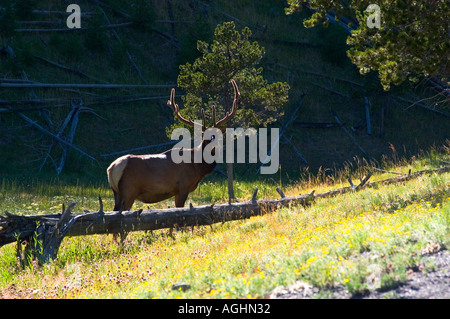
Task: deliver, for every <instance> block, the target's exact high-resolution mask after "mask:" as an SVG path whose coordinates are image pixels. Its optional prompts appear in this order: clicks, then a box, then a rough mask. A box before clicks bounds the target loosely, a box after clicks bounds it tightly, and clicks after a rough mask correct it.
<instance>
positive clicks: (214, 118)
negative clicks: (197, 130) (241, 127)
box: [212, 80, 240, 127]
mask: <svg viewBox="0 0 450 319" xmlns="http://www.w3.org/2000/svg"><path fill="white" fill-rule="evenodd" d="M231 84H233V88H234V101H233V107H232V108H231V112H227V115H226V116H225V117H224V118H223V119H221V120H220V121H217V122H216V107H215V106H214V105H213V107H212V120H213V123H214V127H220V126H222V125H224V124H225V123H226V122H228V121H229V120H230V119H231V118H232V117H233V116H234V114H235V113H236V109H237V103H238V99H239V96H240V93H239V90H238V87H237V84H236V82H235V81H234V80H231Z"/></svg>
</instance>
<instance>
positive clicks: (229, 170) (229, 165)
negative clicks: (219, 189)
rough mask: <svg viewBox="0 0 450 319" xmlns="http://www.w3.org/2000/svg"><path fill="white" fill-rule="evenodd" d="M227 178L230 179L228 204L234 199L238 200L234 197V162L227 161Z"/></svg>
mask: <svg viewBox="0 0 450 319" xmlns="http://www.w3.org/2000/svg"><path fill="white" fill-rule="evenodd" d="M227 180H228V204H231V201H232V200H236V198H235V197H234V187H233V163H227Z"/></svg>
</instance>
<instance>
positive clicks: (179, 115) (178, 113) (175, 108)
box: [167, 89, 195, 126]
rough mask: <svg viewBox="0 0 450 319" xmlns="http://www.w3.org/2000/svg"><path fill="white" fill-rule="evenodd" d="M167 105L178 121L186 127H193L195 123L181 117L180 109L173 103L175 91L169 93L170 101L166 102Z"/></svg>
mask: <svg viewBox="0 0 450 319" xmlns="http://www.w3.org/2000/svg"><path fill="white" fill-rule="evenodd" d="M167 104H168V105H170V106H171V107H172V109H173V112H174V113H175V115H176V116H177V117H178V119H179V120H180V121H181V122H183V123H185V124H187V125H192V126H194V125H195V123H194V122H193V121H192V119H191V117H189V119H188V120H186V119H185V118H184V117H183V116H181V114H180V108H179V107H178V104H176V103H175V89H172V92H170V100H169V101H167Z"/></svg>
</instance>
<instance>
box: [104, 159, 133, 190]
mask: <svg viewBox="0 0 450 319" xmlns="http://www.w3.org/2000/svg"><path fill="white" fill-rule="evenodd" d="M129 158H130V155H125V156H122V157H119V158H118V159H116V160H115V161H114V162H112V163H111V165H109V167H108V169H107V170H106V172H107V173H108V183H109V185H110V186H111V188H112V189H113V190H114V191H115V192H116V193H119V182H120V179H121V178H122V174H123V170H124V169H125V167H126V166H127V162H128V159H129Z"/></svg>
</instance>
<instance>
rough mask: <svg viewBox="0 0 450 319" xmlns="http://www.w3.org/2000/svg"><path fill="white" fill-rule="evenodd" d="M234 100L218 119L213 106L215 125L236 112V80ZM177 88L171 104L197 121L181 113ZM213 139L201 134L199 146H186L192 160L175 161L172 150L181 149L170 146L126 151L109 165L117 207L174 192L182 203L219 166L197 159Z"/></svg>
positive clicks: (159, 198) (219, 125)
mask: <svg viewBox="0 0 450 319" xmlns="http://www.w3.org/2000/svg"><path fill="white" fill-rule="evenodd" d="M231 82H232V84H233V88H234V101H233V106H232V110H231V112H227V114H226V116H225V117H224V118H223V119H221V120H219V121H217V122H216V120H215V117H216V114H215V107H214V106H213V107H212V119H213V127H217V128H219V129H221V130H222V131H225V128H224V124H225V123H226V122H228V121H229V120H230V119H231V118H232V117H233V116H234V114H235V113H236V108H237V102H238V98H239V91H238V87H237V85H236V83H235V82H234V80H232V81H231ZM174 99H175V89H172V92H171V95H170V100H169V101H168V105H170V106H171V107H172V109H173V111H174V113H175V115H176V116H177V118H178V119H179V120H180V121H181V122H183V123H185V124H188V125H191V126H194V125H195V123H194V122H193V121H192V120H191V118H189V119H185V118H184V117H182V116H181V114H180V113H179V107H178V104H176V103H175V100H174ZM202 119H203V131H205V130H206V120H205V112H204V111H203V110H202ZM210 142H211V141H210V140H205V139H204V138H202V142H201V144H200V145H198V146H197V147H196V148H193V149H183V150H182V151H183V152H189V153H190V154H191V161H190V163H184V162H182V163H178V164H177V163H174V162H173V161H172V156H171V152H175V151H176V152H179V151H180V150H175V149H171V150H168V151H166V152H164V153H161V154H148V155H131V154H129V155H125V156H122V157H119V158H118V159H116V160H115V161H114V162H112V163H111V165H110V166H109V167H108V169H107V173H108V182H109V185H110V186H111V188H112V190H113V192H114V210H115V211H119V210H130V209H131V206H132V205H133V203H134V201H135V200H136V199H137V200H139V201H141V202H144V203H156V202H159V201H162V200H165V199H168V198H171V197H173V196H175V206H176V207H183V206H184V204H185V202H186V199H187V197H188V195H189V193H190V192H192V191H194V190H195V189H196V188H197V186H198V184H199V183H200V181H201V180H202V179H203V178H204V177H205V176H206V175H208V174H209V173H211V172H212V171H213V170H214V168H215V167H216V165H217V163H215V162H213V163H209V164H208V163H206V162H204V161H202V162H201V163H194V151H195V150H196V149H198V148H202V150H203V148H204V147H205V146H206V145H207V144H208V143H210Z"/></svg>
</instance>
